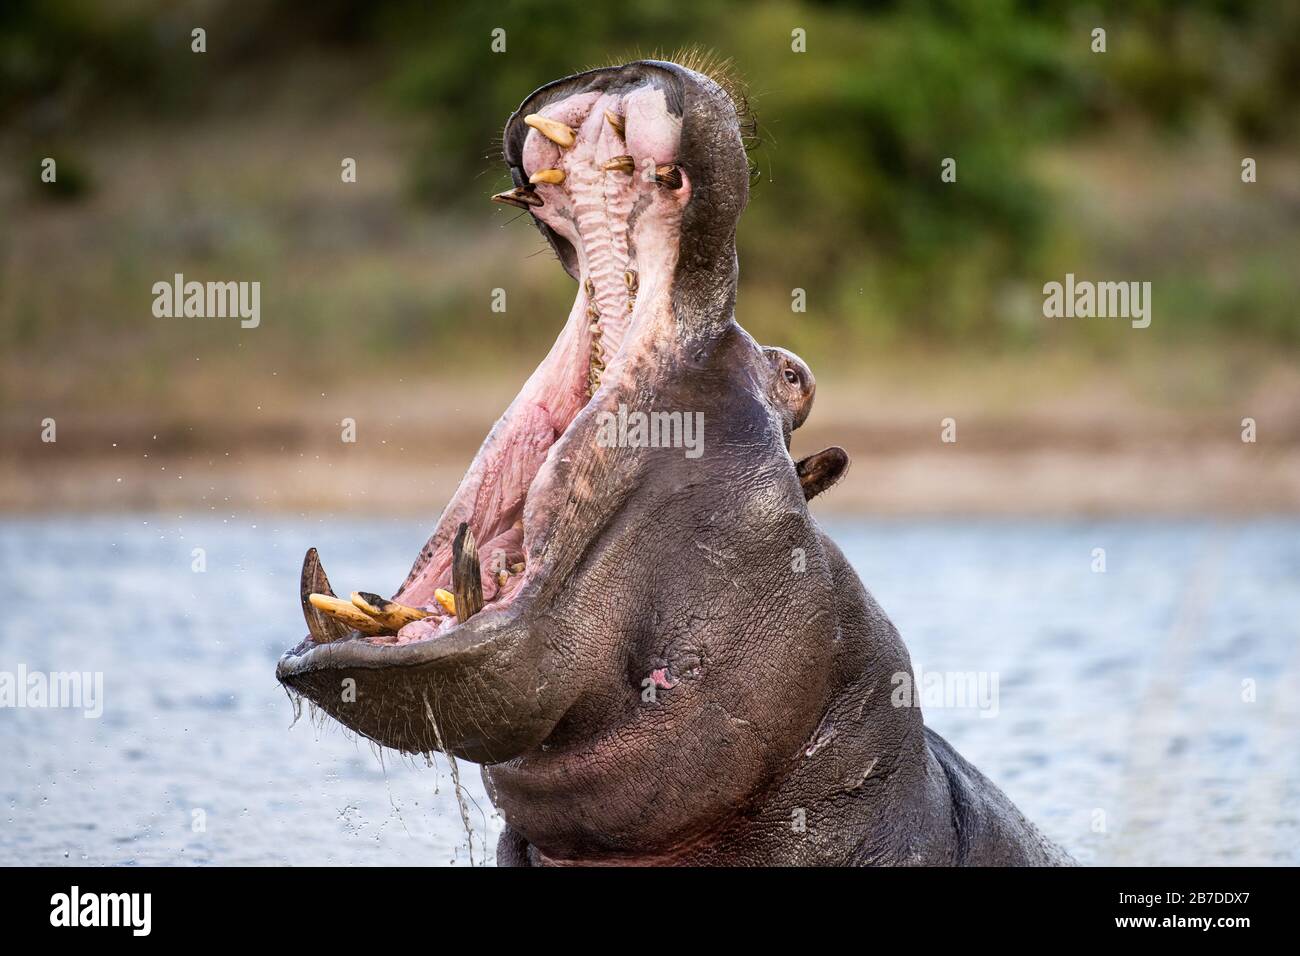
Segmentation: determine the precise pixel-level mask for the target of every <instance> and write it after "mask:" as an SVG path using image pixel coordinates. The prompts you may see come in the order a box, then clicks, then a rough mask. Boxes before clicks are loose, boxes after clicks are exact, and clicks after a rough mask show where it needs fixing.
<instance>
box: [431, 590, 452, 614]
mask: <svg viewBox="0 0 1300 956" xmlns="http://www.w3.org/2000/svg"><path fill="white" fill-rule="evenodd" d="M433 597H434V599H435V600H436V601H437V602H438V603H439V604H441V605H442V609H443V610H444V611H446V612H447V613H448V614H455V613H456V595H454V594H452V593H451V592H450V591H448V590H446V589H444V588H438V590H436V591H434V592H433Z"/></svg>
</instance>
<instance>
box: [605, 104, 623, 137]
mask: <svg viewBox="0 0 1300 956" xmlns="http://www.w3.org/2000/svg"><path fill="white" fill-rule="evenodd" d="M605 121H606V122H607V123H609V125H610V126H612V127H614V132H616V133H618V135H619V136H622V135H623V117H621V116H619V115H618V114H617V113H615V112H614V111H613V110H605Z"/></svg>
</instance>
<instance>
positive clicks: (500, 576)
mask: <svg viewBox="0 0 1300 956" xmlns="http://www.w3.org/2000/svg"><path fill="white" fill-rule="evenodd" d="M509 580H510V572H509V571H507V570H506V569H505V568H502V569H501V570H500V571H498V572H497V587H498V588H503V587H505V586H506V582H507V581H509Z"/></svg>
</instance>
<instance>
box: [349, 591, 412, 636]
mask: <svg viewBox="0 0 1300 956" xmlns="http://www.w3.org/2000/svg"><path fill="white" fill-rule="evenodd" d="M352 604H353V605H354V606H355V607H358V608H360V609H361V610H362V611H364V612H365V613H366V614H368V615H370V616H371V617H372V618H374V619H375V620H376V621H378V622H379V623H380V624H382V625H384V626H385V627H388V628H392V629H393V630H394V631H400V630H401V629H402V628H404V627H405V626H406V625H408V624H410V623H411V622H412V621H419V620H423V619H424V618H426V617H428V616H429V612H428V611H423V610H421V609H420V608H418V607H409V606H407V605H405V604H398V603H397V602H396V601H388V600H385V599H384V598H381V597H380V596H379V595H378V594H372V593H370V592H369V591H353V592H352Z"/></svg>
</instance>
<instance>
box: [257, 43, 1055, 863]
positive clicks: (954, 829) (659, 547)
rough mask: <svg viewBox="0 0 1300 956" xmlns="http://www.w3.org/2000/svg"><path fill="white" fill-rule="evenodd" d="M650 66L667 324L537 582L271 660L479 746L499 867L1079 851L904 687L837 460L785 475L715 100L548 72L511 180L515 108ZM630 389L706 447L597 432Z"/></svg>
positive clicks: (533, 516)
mask: <svg viewBox="0 0 1300 956" xmlns="http://www.w3.org/2000/svg"><path fill="white" fill-rule="evenodd" d="M640 82H650V83H655V84H660V85H662V86H663V87H664V88H666V89H668V90H670V91H671V94H672V101H673V102H674V103H675V104H676V108H679V109H680V111H681V115H682V117H683V124H682V142H681V153H680V155H681V163H682V165H683V167H684V168H685V169H686V170H687V172H688V174H689V176H690V180H691V186H692V189H693V194H692V197H691V200H690V204H689V205H688V206H687V208H686V211H685V215H684V216H683V219H682V225H681V240H680V242H681V254H680V257H679V259H678V263H677V267H676V271H675V273H674V280H673V283H672V289H671V290H670V293H669V294H670V297H671V311H670V312H669V311H667V310H665V314H667V315H670V319H669V320H668V321H666V322H665V323H663V324H661V325H660V326H658V327H654V328H647V329H644V330H642V332H641V334H640V337H639V339H638V340H637V342H636V343H633V344H631V345H629V346H628V347H627V348H626V351H627V352H628V353H629V358H628V365H627V368H626V370H625V374H624V375H623V377H622V378H621V379H619V380H618V381H616V382H614V381H612V382H610V383H609V384H608V385H606V386H604V387H602V389H601V391H600V392H599V393H598V394H597V396H596V398H595V399H593V401H592V403H591V405H590V406H589V407H588V408H587V409H585V410H584V411H583V412H581V413H580V414H579V416H578V418H577V420H576V421H575V422H574V424H573V425H572V426H571V427H570V429H569V430H568V432H567V433H566V434H565V435H564V437H562V438H561V439H560V441H559V443H557V445H556V446H555V447H554V449H553V450H552V453H551V456H550V458H549V459H548V463H547V464H546V465H545V466H543V469H542V471H541V472H540V473H539V475H538V477H537V479H536V480H535V481H534V483H533V485H532V490H531V491H530V494H529V498H528V505H527V510H526V512H525V521H526V524H527V525H528V526H529V528H531V529H535V531H534V532H532V533H531V537H530V539H529V543H528V565H529V567H530V568H534V567H535V568H537V569H539V570H537V572H536V574H535V576H534V577H533V578H532V579H531V580H530V581H529V583H528V585H527V589H526V592H525V593H523V594H521V595H520V597H519V598H518V599H517V600H516V601H515V602H514V603H513V604H512V605H511V606H510V608H509V609H507V610H506V611H504V612H500V613H495V614H494V613H487V612H485V613H482V614H480V615H478V616H476V617H474V618H472V619H471V620H470V621H469V622H468V623H466V624H464V625H461V626H460V627H459V628H457V629H456V630H454V631H452V632H450V633H448V634H446V635H444V636H441V637H439V638H437V639H436V640H434V641H429V642H424V643H421V644H416V645H409V646H399V647H376V646H371V645H369V644H366V643H365V642H360V641H343V642H339V643H334V644H325V645H312V644H311V642H310V641H304V642H303V643H302V644H300V645H299V646H298V647H296V648H294V649H293V650H291V651H290V652H288V653H287V654H286V655H285V657H284V659H283V660H282V661H281V663H280V666H279V669H278V672H277V673H278V676H279V677H280V679H281V680H282V681H283V682H284V683H285V684H286V685H287V686H288V687H290V688H292V689H293V690H294V691H296V692H298V693H300V694H303V695H305V696H307V697H308V698H310V699H311V700H312V701H314V702H315V703H316V704H317V705H318V706H320V707H322V708H323V709H324V710H325V711H327V712H328V713H329V714H331V715H332V716H334V717H335V718H337V719H338V720H340V721H341V722H342V723H344V724H345V725H346V726H348V727H350V728H352V729H354V730H356V731H357V732H359V733H361V734H363V735H365V736H367V737H369V738H371V739H374V740H376V741H379V742H380V743H381V744H383V745H385V746H389V747H394V748H396V749H399V750H402V751H406V752H428V751H431V750H434V749H440V750H444V751H445V752H448V753H452V754H455V755H457V756H459V757H462V758H465V759H469V760H473V761H476V762H479V763H482V764H483V765H484V767H483V777H484V781H485V783H486V785H487V787H488V790H489V793H490V794H491V796H492V799H493V802H494V803H495V804H496V806H497V807H498V808H499V809H500V811H501V813H502V815H503V816H504V819H505V820H506V822H507V827H506V830H505V832H504V834H503V836H502V838H501V840H500V843H499V845H498V850H497V854H498V861H499V862H500V863H502V864H521V865H522V864H534V865H536V864H561V865H562V864H575V863H576V864H584V863H585V864H620V863H624V864H626V863H654V864H658V863H675V864H723V865H725V864H763V865H767V864H834V865H845V864H848V865H868V864H929V865H1000V864H1011V865H1041V864H1053V863H1063V862H1068V858H1067V857H1066V856H1065V854H1064V853H1063V852H1062V851H1061V850H1059V849H1058V848H1057V847H1055V846H1054V845H1052V844H1051V843H1050V842H1048V841H1047V840H1046V839H1044V838H1043V837H1042V836H1041V835H1040V834H1039V832H1038V831H1037V830H1036V829H1035V828H1034V827H1033V825H1032V824H1030V823H1029V822H1028V821H1027V820H1026V819H1025V818H1024V817H1023V816H1022V815H1021V814H1020V812H1019V811H1018V810H1017V809H1016V808H1015V806H1013V805H1012V804H1011V802H1010V801H1009V800H1008V799H1007V798H1006V797H1005V796H1004V795H1003V794H1002V792H1001V791H1000V790H999V789H998V788H997V787H995V786H994V785H993V784H992V783H990V782H989V781H988V780H987V779H986V778H985V777H984V776H983V775H981V774H980V773H979V771H977V770H976V769H975V768H974V767H972V766H971V765H970V764H968V763H967V762H966V761H965V760H963V759H962V757H961V756H960V755H958V754H957V753H956V752H955V751H954V750H953V749H952V748H951V747H949V746H948V744H947V743H945V742H944V741H943V739H942V738H940V737H939V736H938V735H937V734H935V733H933V732H932V731H930V730H929V729H928V728H926V727H925V726H924V724H923V722H922V715H921V712H920V710H919V709H917V708H914V707H911V708H908V707H895V706H893V705H892V704H891V691H892V690H893V688H894V683H893V682H892V678H893V677H894V675H897V674H908V675H909V677H910V672H911V668H910V664H909V661H908V656H907V652H906V650H905V648H904V646H903V643H902V641H901V640H900V638H899V636H898V633H897V631H896V630H895V628H894V627H893V625H892V624H891V623H890V621H889V619H888V618H887V617H886V616H885V614H884V612H883V611H882V610H881V609H880V607H879V606H878V605H877V604H876V602H875V601H874V600H873V599H872V597H871V595H870V594H868V593H867V591H866V590H865V589H864V588H863V586H862V584H861V583H860V582H859V580H858V578H857V576H856V574H855V573H854V571H853V569H852V568H851V567H850V566H849V564H848V563H847V561H845V559H844V557H843V555H842V554H841V553H840V551H839V549H838V548H837V547H836V546H835V544H834V543H833V542H832V541H831V540H830V539H829V538H827V537H826V535H825V534H823V533H822V531H821V529H820V528H819V527H818V525H817V523H816V521H815V520H814V519H813V517H812V515H811V514H810V513H809V510H808V506H807V502H806V498H808V497H811V494H809V492H808V490H807V489H806V488H805V486H804V484H803V483H802V482H801V474H802V473H804V472H805V471H809V472H811V473H815V474H816V476H817V481H818V482H819V483H822V485H821V486H825V485H828V484H829V483H830V482H833V480H834V479H835V478H837V477H838V476H839V474H841V473H842V472H843V469H844V466H845V465H846V464H847V458H846V457H843V453H842V451H840V450H838V449H828V450H827V452H838V453H839V454H838V455H835V454H831V455H830V456H829V457H823V458H821V459H817V456H812V457H813V459H817V460H816V461H814V462H812V463H811V464H809V465H808V466H807V468H805V467H804V463H800V467H799V468H797V467H796V463H795V462H794V461H793V460H792V459H791V457H790V454H789V452H788V450H787V449H788V445H789V437H790V432H791V431H792V430H793V429H794V428H795V427H797V425H798V424H801V423H802V418H803V417H806V414H807V407H805V406H810V404H811V394H810V389H811V384H812V383H811V373H808V382H807V386H806V388H807V389H808V390H809V394H808V396H807V399H808V400H807V402H804V401H803V400H802V398H801V397H800V394H797V393H796V392H782V391H781V390H780V387H779V385H778V384H777V379H776V377H775V376H776V375H777V374H778V373H779V371H780V369H781V368H782V367H783V366H784V362H785V356H786V354H787V353H780V352H779V351H776V350H764V349H763V348H761V347H760V346H758V345H757V344H756V343H755V342H754V341H753V339H752V338H751V337H750V336H749V335H748V334H747V333H746V332H745V331H744V330H743V329H742V328H741V327H740V326H739V325H737V324H736V322H735V318H734V313H733V309H734V302H735V291H736V275H737V264H736V255H735V245H734V240H735V229H736V224H737V220H738V218H739V216H740V213H741V211H742V209H743V208H744V205H745V202H746V199H747V192H748V170H747V167H746V160H745V155H744V151H743V149H742V148H741V144H740V137H739V133H738V126H737V122H736V116H735V113H734V110H733V108H732V106H731V104H730V102H729V101H728V100H727V98H726V96H725V95H724V94H723V93H722V92H721V91H720V90H719V89H718V88H717V87H716V86H715V85H714V84H713V83H712V82H711V81H709V80H708V79H707V78H704V77H702V76H699V75H698V74H695V73H692V72H690V71H688V70H684V69H682V68H681V67H678V66H675V65H673V64H667V63H660V62H641V63H635V64H629V65H627V66H624V67H619V68H611V69H606V70H597V71H592V72H590V73H585V74H580V75H578V76H576V77H570V78H568V79H566V80H562V81H559V82H558V83H556V84H551V85H550V86H548V87H543V88H542V89H541V90H539V91H538V92H537V93H534V94H533V95H532V96H531V97H529V99H528V100H526V101H525V103H524V105H523V106H522V107H521V108H520V110H519V112H517V113H516V114H515V116H513V117H512V118H511V121H510V124H509V125H508V126H507V130H506V138H505V142H506V158H507V161H508V162H509V163H510V164H511V167H512V173H513V175H514V176H515V179H516V183H519V182H521V176H522V171H521V170H520V169H519V168H518V166H517V163H518V157H519V155H520V149H521V144H522V142H523V137H524V135H525V133H526V130H524V129H522V126H521V117H522V115H524V114H525V113H529V112H536V111H538V110H539V109H540V108H541V106H543V105H544V104H545V103H547V102H550V101H551V100H552V99H558V98H560V97H563V96H566V95H568V94H569V93H571V92H573V91H575V90H583V89H588V88H591V87H593V86H594V87H597V88H600V87H602V86H605V85H609V84H628V85H632V84H636V83H640ZM543 232H544V233H547V234H548V238H549V239H550V240H551V242H552V244H553V245H555V247H556V250H557V252H558V253H559V255H560V258H561V261H562V262H563V263H565V265H566V268H568V269H569V271H570V272H571V273H574V274H575V275H576V272H575V269H576V264H575V263H576V260H575V257H574V253H573V250H572V249H571V248H566V247H567V243H566V242H565V241H564V240H563V239H562V238H560V237H558V236H557V235H555V234H554V233H551V232H550V231H549V230H547V229H545V228H544V227H543ZM790 358H791V359H793V357H792V356H791V357H790ZM794 361H798V360H797V359H794ZM799 364H800V365H802V363H799ZM803 368H804V369H806V366H803ZM620 402H625V403H627V404H628V406H629V407H631V408H634V409H636V408H652V407H653V408H670V409H702V410H704V412H705V416H706V452H705V454H704V455H703V456H702V457H700V458H699V459H697V460H688V459H686V458H685V457H684V456H683V455H682V452H681V450H680V449H673V448H663V449H656V448H650V449H628V448H601V447H598V445H597V443H596V442H595V440H594V431H595V427H596V424H595V414H596V412H597V411H598V410H599V409H602V408H603V409H613V408H616V407H617V406H618V404H619V403H620ZM820 454H821V455H823V456H826V455H827V453H820ZM817 490H820V487H818V488H816V489H814V490H813V491H812V492H811V493H812V494H815V493H816V491H817ZM655 675H658V678H657V679H656V676H655ZM345 678H352V679H353V680H355V681H356V682H357V699H356V701H355V702H354V703H348V702H344V701H342V700H340V695H339V693H338V688H339V686H340V681H342V680H343V679H345ZM430 717H432V718H433V719H432V720H431V719H429V718H430Z"/></svg>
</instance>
